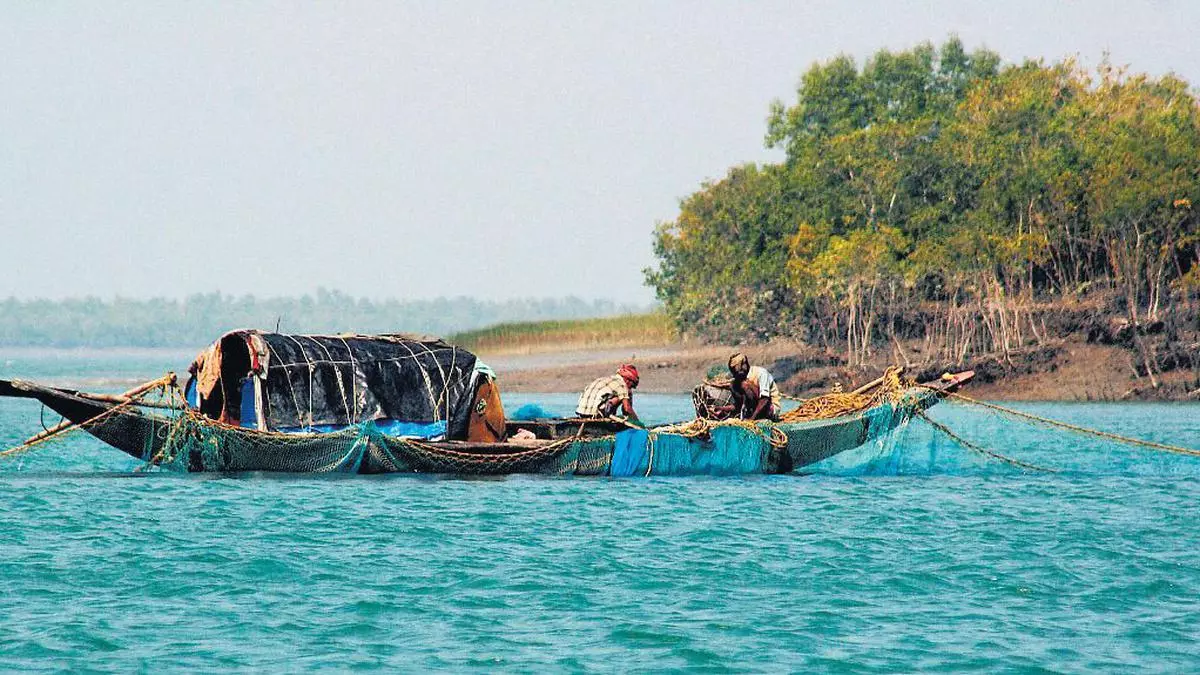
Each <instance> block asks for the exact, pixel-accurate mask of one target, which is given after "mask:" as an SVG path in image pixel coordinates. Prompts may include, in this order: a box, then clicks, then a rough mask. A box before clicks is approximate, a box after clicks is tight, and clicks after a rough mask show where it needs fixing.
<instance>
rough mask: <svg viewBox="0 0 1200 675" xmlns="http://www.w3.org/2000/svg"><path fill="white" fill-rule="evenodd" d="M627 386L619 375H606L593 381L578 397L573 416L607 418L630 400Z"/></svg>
mask: <svg viewBox="0 0 1200 675" xmlns="http://www.w3.org/2000/svg"><path fill="white" fill-rule="evenodd" d="M630 398H632V396H631V395H630V393H629V385H628V384H626V383H625V378H623V377H621V376H620V375H607V376H605V377H600V378H597V379H596V380H594V381H593V382H592V383H591V384H589V385H588V386H587V388H586V389H584V390H583V393H582V394H581V395H580V396H579V405H577V406H575V414H576V415H579V416H580V417H609V416H611V415H613V413H615V412H616V411H617V410H619V409H620V407H621V401H624V400H626V399H630Z"/></svg>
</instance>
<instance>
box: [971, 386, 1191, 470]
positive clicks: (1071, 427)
mask: <svg viewBox="0 0 1200 675" xmlns="http://www.w3.org/2000/svg"><path fill="white" fill-rule="evenodd" d="M950 396H952V397H954V398H955V399H957V400H960V401H963V402H965V403H969V404H972V405H977V406H980V407H982V408H988V409H990V410H994V411H996V412H999V413H1003V414H1005V415H1010V416H1012V417H1018V418H1021V419H1024V420H1027V421H1030V422H1035V423H1037V424H1044V425H1046V426H1050V427H1056V428H1059V429H1065V430H1067V431H1074V432H1075V433H1079V434H1085V435H1089V436H1096V437H1098V438H1105V439H1108V440H1111V441H1118V442H1120V443H1125V444H1128V445H1135V446H1141V447H1144V448H1150V449H1152V450H1162V451H1165V452H1173V453H1177V454H1181V455H1190V456H1192V457H1200V450H1196V449H1194V448H1185V447H1183V446H1179V445H1169V444H1166V443H1158V442H1155V441H1147V440H1143V439H1141V438H1130V437H1128V436H1120V435H1118V434H1114V433H1109V432H1107V431H1100V430H1099V429H1088V428H1087V427H1081V426H1078V425H1075V424H1070V423H1067V422H1061V421H1059V420H1054V419H1050V418H1048V417H1040V416H1038V415H1034V414H1031V413H1027V412H1022V411H1020V410H1014V409H1012V408H1005V407H1004V406H999V405H996V404H995V403H987V402H986V401H980V400H978V399H974V398H971V397H970V396H966V395H964V394H960V393H958V392H951V393H950Z"/></svg>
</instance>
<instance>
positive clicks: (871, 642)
mask: <svg viewBox="0 0 1200 675" xmlns="http://www.w3.org/2000/svg"><path fill="white" fill-rule="evenodd" d="M97 363H99V364H100V367H97V366H96V364H97ZM167 367H175V368H180V364H179V363H178V362H176V361H173V360H171V359H170V358H168V357H167V356H166V355H149V356H146V355H123V356H120V357H112V358H111V359H110V360H108V361H103V360H100V361H97V360H96V359H95V355H81V356H76V357H70V356H62V355H58V356H49V355H45V354H41V355H38V354H33V355H30V354H18V355H15V356H14V355H8V356H5V355H3V354H0V377H6V378H7V377H16V376H24V377H50V378H59V379H60V380H65V379H69V378H71V377H78V376H79V375H80V374H81V373H90V374H88V375H87V377H89V378H93V380H92V381H96V382H100V381H104V380H107V381H108V382H109V385H110V388H111V389H121V388H123V387H124V386H125V384H124V381H125V380H127V379H138V378H141V379H147V378H149V377H152V376H155V375H157V374H159V373H160V372H161V371H162V370H164V369H165V368H167ZM506 401H507V402H508V405H509V407H510V408H514V409H515V407H516V406H518V405H520V404H522V403H525V402H539V403H541V404H542V405H543V406H544V407H546V408H547V409H549V410H551V411H552V412H562V411H564V410H565V409H566V408H567V407H569V406H570V405H571V404H572V403H573V397H571V396H533V395H529V396H509V397H506ZM638 406H639V408H641V410H642V413H643V415H644V416H646V417H648V418H651V419H654V420H667V419H673V418H678V417H683V416H686V412H687V406H688V401H687V399H686V398H685V397H652V396H643V397H641V398H640V399H639V400H638ZM1022 408H1023V409H1026V410H1031V411H1035V412H1038V413H1040V414H1045V415H1049V416H1054V417H1058V418H1062V419H1067V420H1070V421H1073V422H1077V423H1080V424H1083V425H1085V426H1093V427H1103V428H1106V429H1109V430H1112V431H1116V432H1118V433H1124V434H1128V435H1137V436H1141V437H1144V438H1150V439H1155V440H1159V441H1164V442H1171V443H1176V444H1186V445H1192V446H1193V447H1195V446H1200V433H1198V432H1200V406H1197V405H1187V404H1178V405H1162V404H1154V405H1149V404H1121V405H1116V404H1038V405H1032V404H1028V405H1023V406H1022ZM935 410H936V412H937V414H936V415H935V417H936V418H937V419H939V420H940V421H942V422H944V423H946V424H948V425H949V426H951V427H952V428H954V429H955V430H957V431H958V432H960V433H962V434H963V435H964V436H967V437H969V438H971V439H972V440H974V441H977V442H981V443H983V444H984V445H986V446H988V447H989V448H992V449H995V450H999V451H1001V452H1005V453H1007V454H1011V455H1013V456H1015V457H1018V458H1020V459H1022V460H1025V461H1030V462H1035V463H1039V464H1044V465H1047V466H1053V467H1056V468H1059V469H1065V471H1063V472H1061V473H1055V474H1044V473H1037V472H1026V471H1020V470H1016V469H1013V468H1012V467H1009V466H1006V465H1003V464H1000V463H997V462H992V461H987V460H984V459H982V458H980V457H978V456H976V455H974V454H973V453H970V452H968V451H966V450H963V449H962V448H959V447H957V446H956V445H954V444H953V443H951V442H949V441H947V440H945V439H944V438H940V437H938V436H937V435H935V434H933V433H931V432H930V431H929V429H928V427H927V426H926V425H924V424H921V423H914V424H912V425H910V426H909V427H908V428H907V429H905V430H904V431H903V433H902V434H901V435H900V436H899V437H898V438H897V440H896V441H895V442H893V443H885V444H880V445H876V446H872V447H870V448H864V449H862V450H859V451H856V452H855V453H852V454H851V455H849V456H846V455H844V456H842V457H839V458H837V461H836V462H832V463H829V464H827V465H824V466H820V467H817V471H818V473H817V474H816V475H809V476H770V477H752V478H741V479H653V478H652V479H649V480H606V479H600V480H589V479H549V478H540V477H514V478H505V479H489V480H451V479H434V478H425V477H413V476H390V477H374V478H363V477H353V478H313V477H283V478H271V477H262V476H254V477H240V478H227V477H211V476H180V475H173V474H167V473H151V474H134V473H131V471H132V470H133V469H135V468H136V466H137V463H136V462H134V461H133V460H130V459H127V458H125V457H124V456H123V455H121V454H120V453H118V452H116V451H114V450H111V449H106V448H105V447H104V446H102V445H99V444H97V443H95V442H93V441H90V440H88V439H87V438H86V437H73V438H71V439H69V440H67V441H64V442H63V443H61V444H58V445H55V446H52V447H49V448H46V449H44V450H40V451H38V452H35V453H32V454H30V455H28V456H26V457H24V458H22V459H20V460H15V459H9V460H0V523H2V525H0V668H3V669H5V670H21V671H27V670H63V669H71V670H78V669H97V670H109V671H112V670H118V671H131V670H139V671H155V672H158V671H164V670H166V671H171V670H175V671H179V670H182V671H195V670H212V669H214V668H242V669H249V670H272V671H274V670H286V671H297V670H315V669H334V670H349V669H359V668H363V669H370V668H386V669H388V670H410V671H411V670H426V669H429V668H441V669H451V670H455V671H459V670H479V671H491V670H496V669H506V670H522V671H526V670H555V671H559V670H571V671H575V670H599V671H624V670H661V669H704V670H718V671H719V670H765V671H779V670H805V671H810V670H817V671H849V672H862V671H887V672H891V671H897V670H899V671H930V670H956V671H957V670H967V669H974V670H988V671H992V670H998V669H1004V670H1017V671H1022V670H1028V671H1034V670H1041V669H1048V670H1054V671H1063V672H1085V671H1095V670H1104V671H1121V672H1125V671H1130V670H1143V671H1151V672H1161V671H1175V672H1178V671H1189V670H1195V669H1196V668H1197V667H1200V646H1197V642H1196V636H1197V632H1198V631H1197V628H1196V627H1197V625H1200V610H1198V609H1197V605H1198V603H1197V600H1198V598H1200V557H1198V554H1197V551H1200V534H1197V528H1196V523H1197V522H1198V520H1200V481H1198V480H1197V478H1200V458H1189V457H1182V456H1173V455H1162V454H1158V453H1149V452H1146V451H1141V450H1128V449H1123V448H1121V447H1118V446H1114V445H1111V444H1108V443H1106V442H1102V441H1098V440H1092V439H1086V438H1080V437H1077V436H1074V435H1064V434H1061V433H1056V432H1050V431H1046V430H1041V429H1030V428H1027V427H1020V426H1013V425H1011V424H1006V423H1004V422H1003V421H1001V420H999V419H998V418H996V417H994V416H992V415H990V414H984V413H981V412H979V411H977V410H971V409H964V408H956V407H952V406H947V405H944V406H939V407H938V408H936V409H935ZM46 421H47V423H48V424H49V423H53V422H55V421H57V418H56V417H49V418H48V419H47V420H46ZM37 426H38V406H37V405H36V404H30V403H29V402H25V401H13V400H0V445H5V446H7V445H10V444H11V443H13V442H16V441H19V440H20V439H21V438H23V437H24V436H25V435H28V434H30V433H32V432H33V431H35V430H36V428H37Z"/></svg>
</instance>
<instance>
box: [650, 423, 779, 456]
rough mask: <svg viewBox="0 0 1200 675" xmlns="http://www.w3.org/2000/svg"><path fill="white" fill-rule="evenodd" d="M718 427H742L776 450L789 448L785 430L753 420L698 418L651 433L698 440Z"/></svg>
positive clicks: (659, 428) (657, 428)
mask: <svg viewBox="0 0 1200 675" xmlns="http://www.w3.org/2000/svg"><path fill="white" fill-rule="evenodd" d="M763 426H766V427H767V429H768V430H767V431H763ZM717 427H740V428H741V429H743V430H745V431H748V432H750V433H752V434H755V435H757V436H759V437H760V438H762V439H763V440H765V441H766V442H767V443H770V444H771V445H772V446H773V447H776V448H784V447H787V444H788V437H787V434H786V433H784V432H783V430H782V429H780V428H779V427H778V426H776V425H775V424H774V423H771V422H766V421H759V422H755V421H753V420H741V419H730V420H720V421H713V420H710V419H705V418H703V417H698V418H696V419H694V420H691V421H690V422H680V423H679V424H672V425H668V426H664V427H655V428H654V430H653V431H652V432H651V433H652V434H657V433H667V434H675V435H677V436H683V437H685V438H698V437H700V436H706V435H708V434H710V433H712V430H713V429H715V428H717Z"/></svg>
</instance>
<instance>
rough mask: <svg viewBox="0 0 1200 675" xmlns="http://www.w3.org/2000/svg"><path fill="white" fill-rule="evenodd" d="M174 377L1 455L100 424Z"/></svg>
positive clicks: (171, 375) (0, 452) (135, 403)
mask: <svg viewBox="0 0 1200 675" xmlns="http://www.w3.org/2000/svg"><path fill="white" fill-rule="evenodd" d="M174 378H175V376H174V374H168V375H164V376H162V377H160V378H158V379H157V380H151V381H150V382H148V383H147V386H149V387H150V388H149V389H147V390H146V391H143V392H141V393H139V394H136V395H134V396H130V397H129V400H128V401H123V402H121V403H118V404H116V405H114V406H113V407H111V408H109V409H108V410H105V411H104V412H102V413H99V414H97V415H95V416H93V417H89V418H88V419H86V420H84V421H82V422H80V423H79V424H75V425H71V426H66V427H63V428H62V429H60V430H58V431H56V432H55V433H52V434H48V435H46V436H43V437H41V438H39V439H37V440H35V441H31V442H27V443H22V444H20V445H15V446H13V447H11V448H7V449H5V450H2V451H0V457H9V456H12V455H16V454H19V453H22V452H26V451H28V450H31V449H33V448H35V447H37V446H39V445H41V444H42V443H45V442H46V441H48V440H51V439H53V438H58V437H59V436H61V435H63V434H64V433H66V432H69V431H74V430H76V429H83V428H85V427H88V426H94V425H96V424H99V423H100V422H101V421H102V420H104V419H106V418H108V417H111V416H112V415H114V414H116V413H117V412H120V411H123V410H124V409H125V408H128V407H130V406H134V405H137V404H138V402H139V401H140V400H141V399H143V398H145V397H147V396H149V395H150V394H151V393H153V392H155V391H159V390H165V389H166V388H167V387H168V386H170V384H171V383H172V382H173V381H174Z"/></svg>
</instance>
